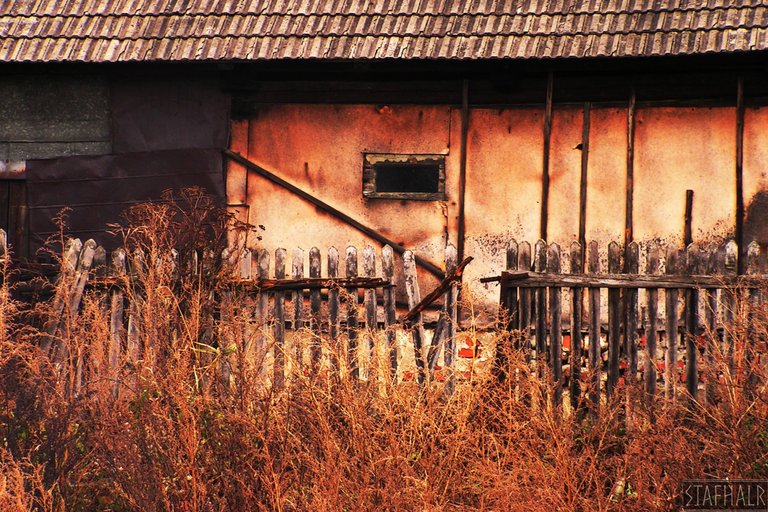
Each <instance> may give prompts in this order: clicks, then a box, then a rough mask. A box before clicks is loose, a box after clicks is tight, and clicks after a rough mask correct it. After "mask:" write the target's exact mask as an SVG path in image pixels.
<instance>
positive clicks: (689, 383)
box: [685, 244, 701, 400]
mask: <svg viewBox="0 0 768 512" xmlns="http://www.w3.org/2000/svg"><path fill="white" fill-rule="evenodd" d="M686 258H687V261H686V269H687V272H688V274H689V275H697V274H700V273H701V272H700V271H699V247H698V245H696V244H689V245H688V247H687V249H686ZM685 295H686V297H685V359H686V361H685V362H686V367H685V369H686V372H685V384H686V389H687V391H688V394H689V395H690V397H691V398H692V399H693V400H696V399H697V395H698V390H699V361H698V352H699V350H698V346H697V345H698V336H699V291H698V290H697V289H696V288H690V289H688V290H686V294H685Z"/></svg>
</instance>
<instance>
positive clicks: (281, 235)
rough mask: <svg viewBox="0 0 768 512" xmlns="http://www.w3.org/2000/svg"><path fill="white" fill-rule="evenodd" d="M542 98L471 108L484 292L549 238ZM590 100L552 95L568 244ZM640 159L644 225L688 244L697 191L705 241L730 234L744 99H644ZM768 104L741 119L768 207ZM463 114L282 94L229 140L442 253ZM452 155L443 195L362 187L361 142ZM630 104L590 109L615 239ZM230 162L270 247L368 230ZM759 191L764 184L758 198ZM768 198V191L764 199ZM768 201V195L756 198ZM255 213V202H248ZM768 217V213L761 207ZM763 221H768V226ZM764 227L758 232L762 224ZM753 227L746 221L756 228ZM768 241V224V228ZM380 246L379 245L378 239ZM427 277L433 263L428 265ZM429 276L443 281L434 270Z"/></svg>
mask: <svg viewBox="0 0 768 512" xmlns="http://www.w3.org/2000/svg"><path fill="white" fill-rule="evenodd" d="M543 117H544V109H543V108H533V107H526V108H503V109H492V108H473V109H471V110H470V112H469V129H468V137H467V180H466V202H465V214H466V250H465V252H466V254H467V255H471V256H474V257H475V259H476V261H475V262H474V263H473V264H472V265H470V267H469V268H468V269H467V271H466V274H465V275H466V281H467V282H469V283H471V285H472V288H473V290H474V291H475V292H476V294H477V295H478V297H479V299H480V300H481V302H485V301H495V300H497V293H498V291H497V289H496V288H495V287H494V286H492V285H491V286H484V285H480V284H479V283H478V278H480V277H482V276H488V275H493V274H496V273H498V271H499V270H500V269H501V267H502V266H503V262H504V244H505V243H506V241H507V240H509V239H510V238H515V239H517V240H518V241H523V240H527V241H530V242H532V243H533V242H535V241H536V239H537V238H538V236H539V226H540V217H541V196H542V180H541V176H542V165H543V140H544V136H543V123H544V119H543ZM582 122H583V111H582V109H581V108H580V107H560V106H558V105H555V108H554V111H553V119H552V133H551V148H550V167H549V173H550V195H549V221H548V231H549V239H550V241H554V242H558V243H560V244H561V246H562V247H563V248H564V249H567V248H568V247H569V245H570V243H571V241H573V240H575V239H576V238H577V236H578V230H579V195H580V186H579V182H580V175H581V151H582V149H581V146H580V144H581V142H582ZM635 127H636V128H635V159H634V175H635V179H634V224H633V225H634V236H635V239H636V240H639V241H649V240H653V239H663V240H665V241H677V242H680V241H681V238H682V231H683V214H684V207H685V191H686V190H687V189H692V190H693V191H694V208H693V228H694V231H693V233H694V238H695V239H698V240H720V239H722V237H725V236H729V235H731V236H732V235H733V225H734V218H735V195H736V192H735V145H736V111H735V108H734V107H719V108H710V107H696V108H693V107H675V108H671V107H639V108H638V109H637V111H636V125H635ZM766 128H768V109H765V108H763V109H760V108H749V109H747V111H746V116H745V160H744V181H745V187H744V191H745V204H746V205H747V206H748V207H749V205H750V203H751V201H752V200H753V198H757V199H759V200H762V203H761V205H762V206H760V208H753V210H749V211H752V212H753V213H752V219H751V222H752V225H756V222H757V221H756V220H755V219H756V218H758V216H759V215H761V214H759V212H762V211H765V213H766V214H768V194H766V193H765V192H761V191H765V190H766V187H767V186H768V177H767V176H768V174H767V171H768V129H766ZM460 139H461V111H460V109H457V108H451V107H449V106H402V105H385V106H374V105H311V104H309V105H308V104H304V105H298V104H297V105H275V106H265V107H262V108H261V109H260V110H259V111H258V113H257V115H256V116H254V117H253V118H251V119H250V120H248V121H235V122H234V123H233V129H232V142H231V147H232V149H233V150H235V151H237V152H239V153H241V154H243V155H246V156H247V157H248V158H249V159H251V160H252V161H254V162H256V163H257V164H259V165H261V166H263V167H265V168H266V169H268V170H270V171H272V172H274V173H276V174H278V175H280V176H281V177H283V178H285V179H286V180H288V181H290V182H291V183H293V184H295V185H297V186H299V187H301V188H303V189H304V190H306V191H307V192H310V193H312V194H314V195H315V196H316V197H318V198H319V199H321V200H323V201H325V202H327V203H329V204H331V205H332V206H334V207H336V208H338V209H339V210H341V211H343V212H345V213H347V214H349V215H351V216H352V217H354V218H356V219H358V220H360V221H361V222H363V223H365V224H367V225H369V226H370V227H372V228H374V229H377V230H380V231H381V232H382V233H383V234H385V235H386V236H388V237H390V238H392V239H393V240H395V241H397V242H400V243H402V244H403V245H405V246H406V247H409V248H413V249H415V250H416V251H417V252H418V253H419V254H420V255H422V256H424V257H426V258H429V259H431V260H433V261H435V262H437V263H439V262H440V261H441V259H442V254H441V251H442V247H443V245H444V243H445V242H446V240H447V241H450V242H452V243H454V244H455V243H457V240H456V236H457V232H458V223H457V219H458V186H459V169H460V149H459V148H460ZM365 151H370V152H382V153H439V154H445V155H446V157H447V158H446V174H447V183H446V189H447V200H446V201H444V202H440V201H426V202H422V201H402V200H389V199H365V198H363V196H362V153H363V152H365ZM626 155H627V109H626V108H615V107H611V108H609V107H601V106H594V107H593V108H592V110H591V115H590V141H589V155H588V156H589V160H588V180H587V209H586V236H587V239H588V240H593V239H594V240H598V241H599V242H600V244H601V246H603V247H605V246H606V245H607V243H608V242H609V241H611V240H618V241H621V240H623V236H624V223H625V197H626V167H627V161H626V158H627V156H626ZM245 175H246V173H245V171H244V170H243V169H242V168H241V167H239V166H237V165H236V164H230V172H229V177H228V195H229V201H230V203H243V204H248V205H250V215H249V217H248V219H249V220H250V222H252V223H254V224H262V225H264V226H265V228H266V230H265V231H264V233H263V240H262V241H261V245H263V246H264V247H269V248H272V249H274V248H275V247H278V246H284V247H286V248H289V249H290V248H293V247H296V246H301V247H302V248H304V249H305V250H308V249H309V248H310V247H311V246H313V245H316V246H318V247H321V248H327V247H328V246H330V245H331V244H334V245H336V246H337V247H339V248H340V249H341V248H343V247H345V246H346V245H348V244H353V245H357V246H359V247H362V246H363V245H364V244H365V243H369V242H370V240H368V239H366V237H365V236H364V235H362V234H360V233H358V232H356V231H354V230H352V229H351V228H348V227H346V226H344V225H343V224H342V223H341V222H340V221H338V220H336V219H334V218H332V217H330V216H328V215H326V214H324V213H322V212H318V211H316V210H315V208H314V207H312V206H311V205H309V204H307V203H306V202H304V201H303V200H301V199H299V198H297V197H295V196H293V195H292V194H291V193H289V192H287V191H285V190H282V189H281V188H279V187H278V186H276V185H273V184H271V183H269V182H267V181H266V180H265V179H263V178H261V177H259V176H257V175H255V174H253V173H251V174H250V175H249V177H248V179H247V193H246V183H245ZM761 194H762V195H761ZM764 196H765V197H764ZM760 198H762V199H760ZM240 211H241V214H243V215H245V213H244V212H245V210H244V209H240ZM761 218H764V217H761ZM763 231H765V229H763ZM751 232H754V233H758V232H760V233H762V232H761V231H760V230H759V229H757V228H755V229H753V231H751ZM748 233H749V231H748ZM763 235H765V239H766V240H765V241H768V233H764V234H763ZM374 245H377V244H374ZM425 274H426V273H425ZM423 282H424V284H423V286H426V287H429V286H430V284H429V283H430V282H431V283H434V280H430V279H428V278H425V279H424V280H423Z"/></svg>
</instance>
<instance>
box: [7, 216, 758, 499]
mask: <svg viewBox="0 0 768 512" xmlns="http://www.w3.org/2000/svg"><path fill="white" fill-rule="evenodd" d="M168 208H170V207H168ZM139 213H141V215H140V217H141V219H140V220H142V222H146V221H147V220H151V224H152V226H151V229H147V228H146V226H142V225H141V224H134V225H133V226H132V227H131V228H130V229H129V230H127V231H126V233H127V235H128V236H127V243H128V244H129V246H130V247H132V248H134V249H135V248H137V247H141V248H142V249H143V251H144V257H145V259H146V261H154V262H158V263H157V264H154V265H146V266H145V268H144V269H143V270H142V271H141V272H140V285H141V286H140V287H137V288H136V290H134V292H132V293H135V294H136V296H137V297H138V295H139V291H140V290H141V297H142V302H141V306H140V308H139V309H138V310H137V311H136V314H137V315H138V317H139V318H140V326H141V328H140V331H139V339H140V340H141V346H142V348H143V351H144V356H143V357H142V358H141V359H139V360H136V361H128V362H127V363H129V364H126V365H125V367H124V368H123V369H121V370H120V371H119V372H117V373H116V372H115V371H113V370H111V369H110V368H109V364H108V347H109V339H110V333H109V313H108V307H107V304H106V303H105V301H104V299H103V293H92V294H90V295H87V296H86V298H85V300H84V303H83V306H82V308H81V311H80V312H79V314H77V315H76V314H75V312H71V311H69V312H65V316H66V321H65V322H64V328H63V329H62V330H61V332H60V333H59V340H60V342H61V344H62V346H64V347H66V349H67V350H66V351H65V353H66V354H67V357H66V358H65V359H64V361H63V362H62V364H61V365H58V366H57V365H55V364H53V363H52V362H51V359H50V358H49V356H48V355H47V354H43V353H42V352H41V351H40V349H39V339H40V333H39V332H38V331H37V330H36V329H34V328H33V327H32V326H30V325H27V323H26V322H23V323H22V322H20V321H19V318H20V316H19V315H20V313H19V311H18V310H17V308H16V305H15V304H14V303H13V301H12V300H11V299H10V294H9V290H8V288H7V286H8V285H7V284H4V285H3V287H2V288H0V320H1V321H2V325H0V435H1V436H2V445H0V509H1V510H4V511H5V510H7V511H17V510H19V511H21V510H44V511H49V510H50V511H54V510H56V511H58V510H142V511H143V510H147V511H149V510H180V511H203V510H268V511H292V510H339V511H358V510H393V511H394V510H417V511H427V510H430V511H438V510H446V511H450V510H497V511H507V510H526V511H528V510H533V511H536V510H541V511H545V510H546V511H550V510H583V511H595V510H638V511H640V510H675V509H677V508H678V507H677V501H676V500H677V494H678V492H679V485H680V482H681V480H683V479H686V478H705V477H720V478H725V477H730V478H763V479H765V478H766V477H768V459H767V458H766V457H767V456H768V405H767V403H766V396H767V395H766V391H765V383H766V375H765V373H764V372H763V373H762V374H761V375H759V379H758V382H759V383H760V384H759V386H758V391H757V392H756V395H755V397H754V399H747V398H746V397H745V396H744V394H743V393H741V392H740V388H739V387H738V383H739V382H740V378H741V377H740V375H741V374H742V373H743V372H740V370H738V369H737V370H735V371H736V372H740V373H738V374H737V373H734V374H733V376H734V377H733V380H732V381H731V380H729V377H730V375H731V374H730V373H727V370H728V369H727V368H725V370H726V379H725V380H726V384H725V385H724V389H730V390H732V391H733V392H732V393H728V394H724V393H721V398H722V400H723V401H724V402H725V403H723V404H721V405H720V406H719V407H701V406H698V405H696V404H691V403H690V402H689V401H686V400H678V401H676V402H669V403H665V402H664V401H663V400H657V401H656V402H655V403H654V404H653V405H654V414H655V418H656V421H655V423H651V421H650V420H649V411H646V410H644V409H642V407H641V406H640V405H638V411H637V413H636V415H635V417H634V421H633V428H632V429H630V430H627V429H626V427H625V421H624V416H623V411H622V408H621V406H620V405H619V404H605V405H604V406H603V407H602V410H601V413H602V414H601V416H600V418H599V420H593V419H589V418H587V419H586V420H584V421H583V422H581V423H579V422H576V421H575V419H574V417H573V415H566V416H565V417H563V415H562V414H561V412H560V411H558V410H556V409H553V408H552V407H551V406H550V405H548V402H547V399H546V396H547V394H548V390H549V386H548V384H547V383H546V382H544V381H540V380H538V379H537V378H536V377H535V376H529V375H530V372H528V371H523V370H524V369H525V368H526V367H525V364H524V362H523V361H522V360H521V357H520V355H519V354H517V353H511V354H510V355H509V358H508V360H509V363H508V364H509V369H508V372H507V375H515V374H517V375H518V378H517V379H510V380H508V381H507V382H506V383H505V384H502V385H491V384H489V383H488V382H482V381H475V382H472V383H463V384H461V385H459V386H458V388H457V391H456V393H455V394H454V395H453V396H452V397H451V398H450V399H446V398H445V397H444V396H443V395H442V393H441V390H440V388H439V387H438V386H435V387H434V388H430V389H428V390H426V391H421V390H420V389H419V388H418V386H417V385H416V384H414V383H411V382H403V383H394V384H387V385H379V384H375V383H360V384H354V383H352V382H351V381H350V380H348V379H341V380H339V379H334V378H328V377H327V376H315V377H313V378H311V377H309V376H307V375H304V374H302V375H298V376H296V377H295V378H293V379H290V380H289V383H288V385H287V386H286V389H285V391H284V392H281V393H279V394H270V393H267V392H265V391H264V389H265V388H264V386H263V382H262V381H261V379H262V377H261V376H260V375H259V372H258V368H257V367H258V358H256V359H254V358H253V357H252V356H248V357H246V356H245V349H243V348H242V347H224V348H219V347H218V346H217V343H216V339H218V338H220V336H219V333H224V332H226V333H229V336H233V334H232V333H240V334H238V336H242V335H243V333H247V332H248V331H247V320H248V319H247V317H246V316H245V314H244V313H243V311H236V310H232V311H229V312H228V314H227V315H226V319H227V320H226V322H228V323H225V325H223V326H221V327H219V329H221V331H215V330H214V329H213V328H212V320H211V319H212V316H213V304H214V295H213V293H212V292H213V291H214V288H215V284H216V282H217V277H216V275H215V273H213V272H210V273H209V274H208V275H206V274H205V273H203V274H199V275H198V276H193V275H191V274H190V275H188V276H184V275H182V278H181V283H180V284H179V283H178V282H177V281H176V278H177V273H178V272H177V270H176V269H174V268H173V267H172V266H171V265H170V263H169V262H168V261H166V260H164V259H163V258H161V256H162V255H164V254H166V253H167V249H168V248H169V247H170V245H171V243H172V239H173V237H172V236H170V235H169V233H170V234H171V235H172V234H173V233H174V231H175V230H177V229H179V227H178V226H177V227H174V224H173V223H174V222H176V220H174V219H177V216H175V214H174V213H173V211H172V210H171V209H162V208H160V210H158V209H157V207H156V208H155V209H153V210H152V211H151V212H150V211H149V210H147V211H143V212H139ZM150 213H151V218H150V217H148V215H149V214H150ZM196 219H197V220H196V221H195V222H200V219H199V218H196ZM203 224H204V222H203ZM158 226H159V227H160V228H162V230H161V231H158V229H157V228H158ZM158 232H160V233H162V236H158V235H157V233H158ZM203 242H205V237H204V236H201V237H200V238H199V239H195V240H189V241H188V243H189V244H190V245H189V246H188V247H192V248H194V247H195V244H197V243H203ZM6 283H7V281H6ZM232 303H238V301H237V300H234V301H232ZM45 306H46V305H45V304H41V305H37V307H38V310H40V311H42V309H41V308H44V307H45ZM737 317H741V315H737ZM762 325H765V322H763V323H762ZM734 335H735V336H736V337H737V338H738V339H737V341H738V343H737V346H744V343H745V341H746V330H745V329H742V328H739V326H738V325H736V326H734ZM79 355H84V356H87V357H85V359H84V360H83V363H82V367H83V368H84V378H83V382H82V386H81V387H80V386H79V384H78V382H77V381H76V379H74V378H73V377H72V376H73V375H76V374H77V368H78V364H79V361H80V359H79ZM735 358H736V361H737V362H739V361H742V360H743V354H741V353H740V352H739V351H737V353H736V354H735ZM225 359H226V360H227V361H229V364H231V373H232V377H231V378H230V379H229V382H224V381H223V380H222V378H221V372H220V368H221V366H222V364H221V363H222V362H223V361H224V360H225ZM737 368H738V365H737ZM737 377H738V378H737ZM116 383H117V388H118V390H119V395H118V397H117V398H116V397H115V396H114V394H113V393H114V389H115V384H116ZM729 383H732V384H734V385H733V386H728V384H729ZM521 393H522V394H524V395H525V394H527V393H529V394H530V396H531V397H532V398H531V399H530V400H521V399H519V396H520V395H521ZM619 396H621V395H619Z"/></svg>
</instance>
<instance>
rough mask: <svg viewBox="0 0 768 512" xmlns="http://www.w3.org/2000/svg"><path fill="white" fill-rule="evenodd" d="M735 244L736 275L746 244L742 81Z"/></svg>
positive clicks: (741, 90)
mask: <svg viewBox="0 0 768 512" xmlns="http://www.w3.org/2000/svg"><path fill="white" fill-rule="evenodd" d="M736 244H737V245H738V248H739V251H738V258H737V259H736V273H737V274H738V275H741V274H743V273H744V260H745V259H746V244H745V243H744V79H743V78H742V77H739V78H738V80H737V82H736Z"/></svg>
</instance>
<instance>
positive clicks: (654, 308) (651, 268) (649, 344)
mask: <svg viewBox="0 0 768 512" xmlns="http://www.w3.org/2000/svg"><path fill="white" fill-rule="evenodd" d="M659 260H660V258H659V246H658V245H656V244H653V245H651V246H650V247H648V262H647V268H646V271H647V273H648V274H657V273H658V272H659V263H660V261H659ZM647 301H648V302H647V304H648V327H647V328H646V329H645V347H646V351H645V355H646V359H645V374H644V377H645V394H646V406H648V407H652V406H653V404H654V403H655V397H656V378H657V377H656V361H657V360H658V358H657V357H656V355H657V340H658V332H659V326H658V308H659V290H658V288H648V293H647Z"/></svg>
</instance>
